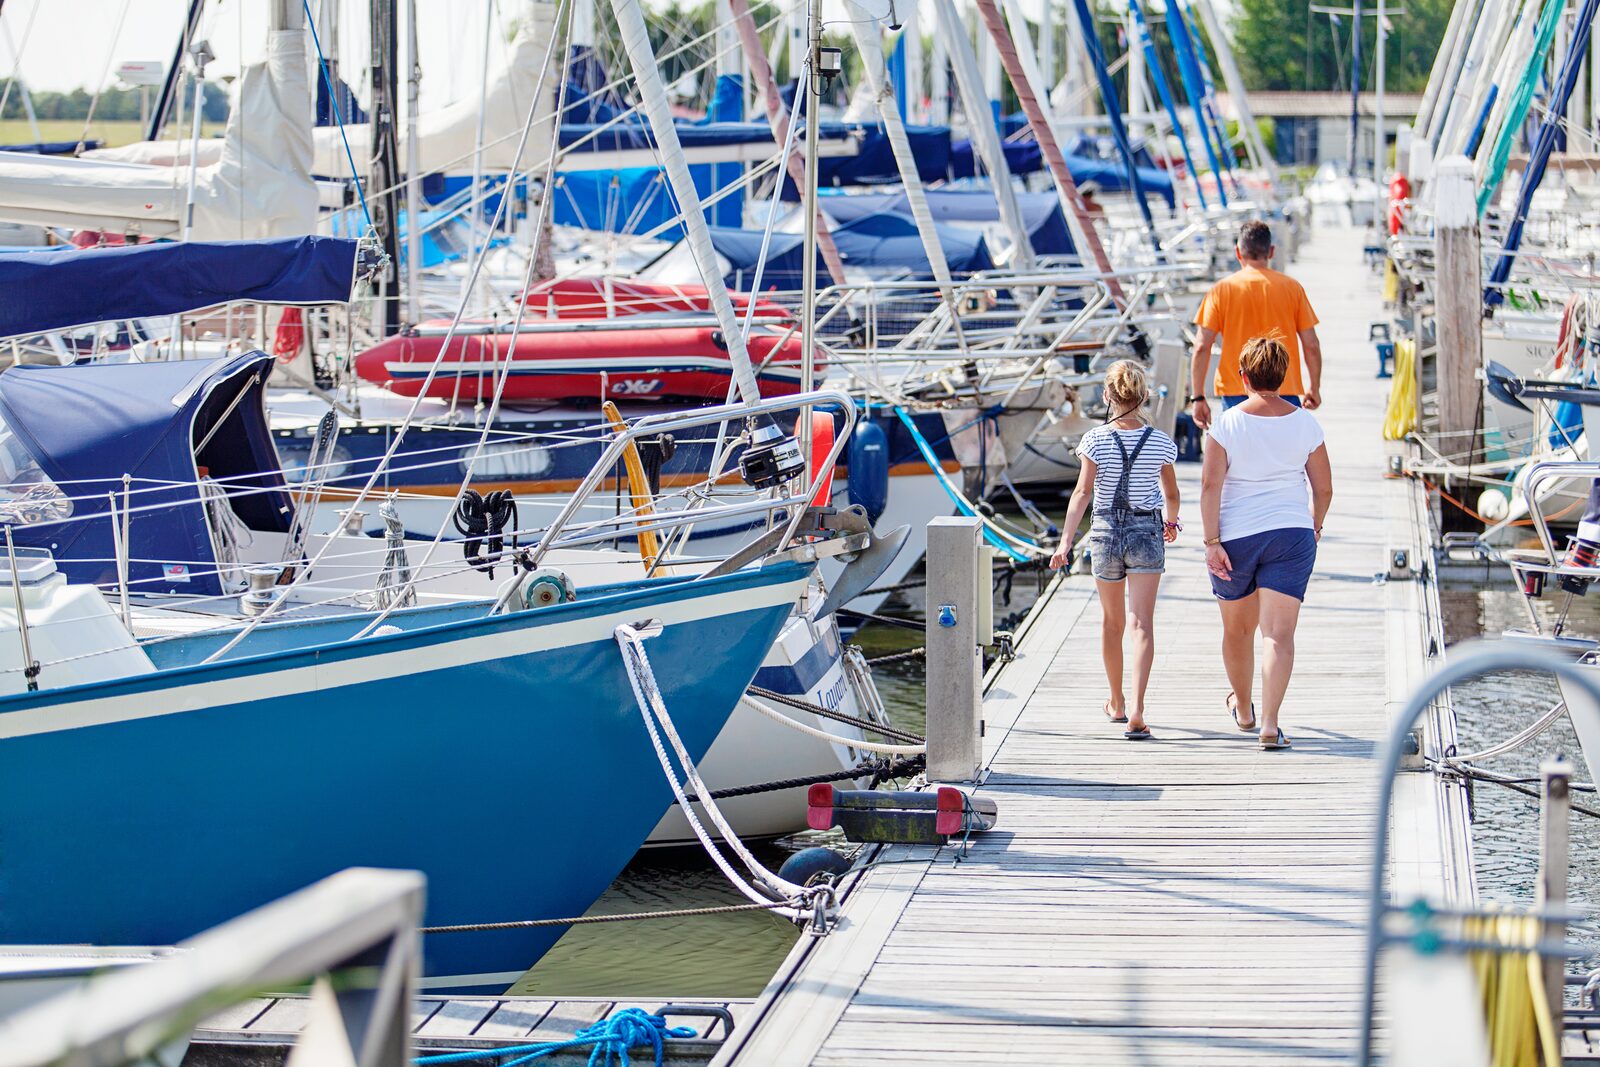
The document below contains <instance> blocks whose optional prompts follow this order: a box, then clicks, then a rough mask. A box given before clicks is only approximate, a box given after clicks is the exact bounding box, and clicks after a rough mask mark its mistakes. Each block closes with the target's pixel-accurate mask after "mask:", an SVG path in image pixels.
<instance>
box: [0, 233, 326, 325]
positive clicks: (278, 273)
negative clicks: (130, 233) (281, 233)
mask: <svg viewBox="0 0 1600 1067" xmlns="http://www.w3.org/2000/svg"><path fill="white" fill-rule="evenodd" d="M355 263H356V242H355V241H353V240H350V239H347V238H343V237H290V238H281V239H277V240H270V241H188V242H181V243H180V242H162V243H159V244H148V245H127V246H123V247H118V248H88V249H77V248H38V249H27V250H19V251H10V250H7V251H4V252H0V337H15V336H18V335H21V334H34V333H44V332H46V331H49V330H61V329H65V328H67V327H70V326H83V325H86V324H88V323H91V322H109V321H113V320H116V319H132V318H144V317H149V316H159V315H176V314H179V313H181V312H185V311H197V310H199V309H200V308H207V307H213V306H215V305H217V304H226V303H229V302H230V301H234V300H254V301H259V302H261V303H264V304H334V303H343V302H345V301H347V300H349V299H350V288H351V286H352V285H353V284H354V281H355Z"/></svg>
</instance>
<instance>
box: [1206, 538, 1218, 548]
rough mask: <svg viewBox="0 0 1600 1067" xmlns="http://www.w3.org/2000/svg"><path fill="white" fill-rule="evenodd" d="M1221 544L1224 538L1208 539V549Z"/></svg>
mask: <svg viewBox="0 0 1600 1067" xmlns="http://www.w3.org/2000/svg"><path fill="white" fill-rule="evenodd" d="M1220 544H1222V538H1220V537H1208V538H1206V547H1208V548H1209V547H1210V546H1212V545H1220Z"/></svg>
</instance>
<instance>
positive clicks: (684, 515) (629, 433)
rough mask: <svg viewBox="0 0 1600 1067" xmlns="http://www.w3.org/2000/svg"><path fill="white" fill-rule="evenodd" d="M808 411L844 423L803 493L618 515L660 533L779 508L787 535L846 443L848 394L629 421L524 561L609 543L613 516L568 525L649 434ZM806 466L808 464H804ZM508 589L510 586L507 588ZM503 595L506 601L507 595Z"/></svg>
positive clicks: (851, 424)
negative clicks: (785, 515)
mask: <svg viewBox="0 0 1600 1067" xmlns="http://www.w3.org/2000/svg"><path fill="white" fill-rule="evenodd" d="M812 408H824V409H832V410H835V411H838V412H840V413H841V414H842V416H843V418H844V425H843V427H842V428H841V429H840V430H839V432H837V433H835V434H834V439H833V446H832V447H831V448H830V449H829V450H828V454H827V456H826V457H824V459H823V462H822V463H821V464H820V465H817V466H815V468H814V469H808V473H809V474H810V477H809V479H808V482H807V485H806V487H805V490H804V491H803V492H801V493H798V494H795V495H791V496H770V497H769V496H763V497H761V498H760V499H755V500H751V501H748V502H743V503H737V504H730V505H725V506H721V507H716V508H704V509H698V510H688V509H685V510H683V511H681V512H675V513H667V514H662V515H660V516H659V517H655V516H652V517H651V519H650V520H649V521H648V522H640V521H639V517H638V516H628V515H624V516H623V517H622V518H623V519H624V520H625V521H626V523H627V526H628V529H630V530H665V529H671V528H674V527H678V526H684V525H694V524H696V523H699V522H703V521H705V520H706V519H708V518H729V517H734V516H738V515H756V514H762V515H770V514H772V513H773V512H775V511H778V510H780V509H789V510H791V511H792V512H793V516H792V518H791V519H790V531H791V534H792V532H793V530H794V529H795V528H797V527H798V524H799V522H800V519H801V517H802V516H803V514H804V512H805V508H806V504H807V502H809V501H811V500H813V499H815V497H816V494H817V491H818V490H819V489H820V488H821V486H822V483H823V481H824V478H825V474H826V473H827V472H829V471H831V470H832V469H833V466H834V464H835V463H836V462H837V460H838V458H839V455H840V453H841V452H842V451H843V450H844V447H845V445H846V443H847V442H848V441H849V440H850V435H851V433H852V432H853V431H854V430H855V425H856V418H857V409H856V405H855V403H854V401H852V400H851V398H850V396H849V394H847V393H844V392H841V391H839V390H835V389H824V390H817V391H814V392H810V393H797V394H794V395H792V396H786V397H777V398H774V399H771V400H763V401H760V402H759V403H755V404H720V405H718V406H716V407H708V408H698V409H695V410H693V411H686V412H670V413H663V414H660V415H648V416H646V417H644V418H642V419H638V420H635V421H634V422H633V423H631V424H629V425H628V426H627V427H626V428H625V429H623V430H621V431H620V432H618V433H617V434H616V436H614V437H612V438H611V439H610V440H609V441H607V442H606V447H605V451H604V452H603V453H601V455H600V458H599V459H598V460H596V461H595V463H594V465H593V466H591V467H590V468H589V473H588V474H587V475H585V476H584V479H583V481H582V482H580V483H579V484H578V487H577V489H575V490H574V491H573V493H572V495H571V496H570V497H568V498H567V500H566V502H565V503H564V504H563V505H562V506H561V510H560V511H559V512H557V513H556V517H555V518H554V519H552V520H551V522H550V525H549V526H547V527H545V529H544V532H543V534H542V535H541V536H540V538H539V540H538V542H536V543H535V544H534V546H533V547H532V548H531V549H529V552H530V556H529V562H530V563H531V564H532V565H533V566H537V565H538V563H539V561H540V560H541V559H543V558H544V556H545V555H546V554H547V553H549V552H550V551H551V550H552V549H555V548H564V547H573V546H577V545H582V544H592V543H595V542H597V541H604V540H609V539H611V538H613V537H616V536H617V532H618V531H617V526H618V520H617V517H608V518H603V519H596V520H590V521H588V522H585V523H581V524H578V525H575V526H571V528H570V529H569V524H570V523H571V521H572V517H573V515H575V514H576V513H577V511H578V509H579V508H581V507H583V505H584V503H585V501H587V500H588V499H589V497H590V496H592V495H593V494H594V492H595V490H596V489H597V488H598V487H599V486H600V484H601V483H602V481H603V480H604V479H605V478H606V476H607V474H608V473H609V472H610V471H612V470H613V469H614V468H615V467H616V466H617V464H618V463H619V462H620V461H621V460H622V456H623V453H624V452H625V451H626V449H627V448H628V447H629V446H630V445H632V444H634V443H635V442H636V441H638V440H639V438H641V437H645V436H648V435H651V434H658V433H670V432H674V431H679V430H692V429H695V428H697V427H701V426H712V425H716V424H719V423H726V422H731V421H736V420H739V419H745V418H754V417H760V416H763V415H772V414H775V413H777V412H782V411H794V410H799V411H801V412H802V413H804V412H809V411H810V410H811V409H812ZM808 463H809V460H808ZM717 465H718V464H717V462H716V459H715V458H714V460H713V463H712V470H711V471H710V473H709V477H711V478H712V479H715V478H716V476H717V474H718V471H717V470H716V467H717ZM513 585H514V583H513ZM510 588H511V587H508V592H507V593H506V594H505V595H506V596H509V595H510V592H509V589H510Z"/></svg>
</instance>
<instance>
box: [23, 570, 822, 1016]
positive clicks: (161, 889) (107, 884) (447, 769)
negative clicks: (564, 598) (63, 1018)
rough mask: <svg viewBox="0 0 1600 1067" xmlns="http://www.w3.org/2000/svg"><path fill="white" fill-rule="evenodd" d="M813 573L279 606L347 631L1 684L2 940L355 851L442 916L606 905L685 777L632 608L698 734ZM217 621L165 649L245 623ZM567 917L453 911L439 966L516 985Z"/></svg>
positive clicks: (183, 909)
mask: <svg viewBox="0 0 1600 1067" xmlns="http://www.w3.org/2000/svg"><path fill="white" fill-rule="evenodd" d="M806 573H807V572H806V571H805V570H804V569H803V568H800V567H798V566H795V565H792V564H783V565H779V566H775V567H772V568H768V569H766V570H763V571H754V572H742V573H740V574H736V575H729V576H726V577H724V578H717V579H709V580H704V581H699V582H690V581H682V580H679V581H668V582H663V583H651V584H649V585H646V586H644V587H642V588H627V589H624V590H621V591H617V592H612V593H604V592H597V593H596V594H595V595H594V596H593V598H592V599H587V600H581V601H578V602H576V603H572V604H567V605H560V606H558V607H554V608H545V609H540V610H539V611H538V612H521V613H515V614H512V615H503V616H494V617H482V612H483V609H482V607H481V606H478V607H476V608H474V607H473V606H471V605H462V606H458V607H451V608H447V609H434V608H426V609H415V610H413V611H410V612H403V613H396V614H395V615H394V616H391V619H390V621H391V622H394V623H395V624H396V625H398V626H399V627H401V632H399V633H393V634H388V635H386V636H379V637H373V638H367V639H363V640H360V641H353V640H347V639H341V637H340V634H339V632H338V628H339V627H340V626H343V627H344V628H345V629H346V630H348V631H350V632H348V633H344V634H343V637H344V638H348V637H352V636H354V630H355V629H358V628H359V626H360V625H361V623H362V622H363V621H364V619H365V618H366V617H365V616H356V617H353V618H347V619H346V620H344V621H341V620H332V621H329V622H320V623H316V624H295V626H285V627H281V628H278V629H274V628H272V627H265V626H264V627H261V628H260V629H258V631H257V633H258V634H262V635H263V642H264V643H266V644H268V645H269V646H270V644H271V643H272V642H277V643H279V644H286V645H291V646H292V645H293V644H294V643H295V642H297V641H298V642H302V644H303V641H304V637H305V634H304V633H301V634H300V635H298V636H296V635H295V634H293V633H292V632H291V631H293V630H295V629H296V628H303V627H305V626H307V625H313V626H316V627H321V628H322V631H321V632H320V633H319V634H318V635H317V636H318V638H319V643H318V644H316V645H313V646H310V647H301V648H299V649H294V648H292V647H291V648H287V649H285V650H282V651H268V652H266V653H265V654H261V655H252V656H248V657H246V658H243V659H237V660H224V661H222V662H218V663H213V664H207V665H201V666H187V667H170V666H168V667H167V668H166V669H164V670H161V671H159V672H157V673H156V674H154V675H148V676H144V677H141V678H136V679H131V680H126V681H122V682H116V683H110V684H99V685H89V686H78V687H72V688H68V689H63V690H58V691H48V690H47V691H44V692H41V693H37V694H29V695H25V696H19V697H11V698H6V699H4V700H0V840H3V841H4V842H5V851H4V858H3V860H0V899H4V900H5V902H6V906H5V907H4V908H3V909H0V942H35V943H38V942H46V943H49V942H61V943H90V944H117V943H121V944H129V943H145V944H169V943H172V942H175V941H178V940H181V939H183V938H185V937H188V936H190V935H192V934H194V933H196V932H198V931H200V930H202V929H206V928H208V927H210V926H213V925H216V924H217V923H219V922H221V921H223V920H225V919H226V918H228V917H230V916H232V915H235V914H238V913H240V912H243V911H246V910H249V909H250V908H253V907H256V906H258V905H260V904H263V903H266V902H267V901H270V900H272V899H274V898H276V897H279V896H282V895H283V894H285V893H287V892H290V891H292V890H293V889H295V888H298V887H300V886H303V885H306V884H308V883H309V882H312V881H315V880H317V879H319V878H322V877H324V876H326V875H328V874H331V873H333V872H334V871H337V870H340V869H342V868H344V867H349V866H374V867H399V868H415V869H419V870H421V871H423V872H424V873H426V874H427V876H428V879H429V886H428V897H429V899H428V911H427V922H428V923H429V924H430V925H455V924H463V923H484V922H498V921H506V920H518V919H539V918H558V917H566V916H576V915H581V914H582V913H583V912H584V911H585V910H586V909H587V908H588V907H589V906H590V904H592V903H593V902H594V900H595V899H596V898H597V897H598V896H599V895H600V894H601V893H602V892H603V891H604V890H605V888H606V887H607V886H608V885H609V884H610V882H611V881H612V880H613V879H614V878H615V876H616V875H617V874H618V873H619V872H620V871H621V870H622V868H623V866H624V865H625V864H626V863H627V862H628V860H629V858H630V857H632V855H633V854H634V852H635V851H636V850H637V849H638V848H639V846H640V844H641V843H642V842H643V841H644V839H645V837H646V836H647V834H648V833H649V831H650V829H651V827H653V826H654V825H655V823H656V821H657V820H658V819H659V817H660V814H661V811H662V810H663V808H664V807H665V806H666V805H667V803H668V801H669V799H670V796H671V794H670V790H669V788H668V786H667V784H666V782H665V780H664V778H663V775H662V773H661V770H660V767H659V765H658V763H657V761H656V756H655V754H654V752H653V750H652V748H651V746H650V743H649V740H648V738H647V735H646V733H645V730H644V727H643V724H642V722H641V719H640V714H639V711H638V709H637V706H636V704H635V701H634V695H633V692H632V689H631V686H630V683H629V680H628V676H627V673H626V671H625V668H624V666H623V662H622V658H621V655H620V652H619V651H618V649H617V646H616V644H615V641H614V638H613V636H612V635H613V631H614V628H615V627H616V626H617V625H618V624H620V623H624V622H638V621H641V620H643V619H646V618H655V619H658V620H660V621H662V622H663V623H664V628H663V630H662V632H661V634H660V635H659V636H657V637H655V638H653V639H652V640H651V641H650V643H649V646H648V648H649V651H650V655H651V660H652V663H653V665H654V667H655V672H656V677H657V680H658V682H659V683H660V684H661V687H662V691H663V693H664V696H665V699H666V704H667V707H668V708H669V709H670V711H671V712H672V714H673V716H674V720H675V722H676V723H677V726H678V729H679V731H680V732H681V734H682V736H683V739H684V741H685V743H686V744H687V746H688V747H689V750H690V752H691V753H692V754H693V755H694V757H695V758H696V759H698V758H700V757H701V756H702V755H703V754H704V753H705V751H706V749H707V748H708V747H709V746H710V744H711V742H712V740H713V739H714V738H715V737H716V735H717V734H718V732H719V731H720V730H721V729H722V727H723V725H724V724H725V723H726V721H727V717H728V714H729V713H730V712H731V710H732V709H733V707H734V705H735V703H736V702H737V700H738V698H739V696H740V694H741V693H743V691H744V689H745V687H746V686H747V685H748V684H749V683H750V680H751V678H752V677H753V676H754V674H755V672H756V669H757V667H758V666H759V664H760V663H761V660H762V658H763V656H764V655H765V653H766V651H767V649H768V647H769V646H770V644H771V642H772V641H773V639H774V638H775V636H776V635H777V633H778V631H779V628H780V627H781V626H782V625H783V622H784V619H785V617H786V616H787V615H788V613H789V611H790V608H791V606H792V604H793V602H794V599H795V597H796V596H798V594H799V591H800V589H801V587H802V585H803V582H804V580H805V575H806ZM473 611H476V612H477V613H478V616H479V617H478V618H472V617H471V614H472V612H473ZM452 613H453V614H452ZM441 618H449V619H453V621H445V622H439V621H438V620H439V619H441ZM419 624H420V625H419ZM412 626H417V628H416V629H410V628H409V627H412ZM195 640H196V641H197V642H198V646H197V647H190V648H188V649H187V650H185V649H184V648H183V647H182V642H174V643H169V644H167V645H166V646H162V649H161V651H160V652H159V653H158V654H156V655H153V656H152V658H153V659H159V657H161V656H179V655H195V656H199V657H201V658H203V655H204V653H205V652H206V650H207V648H208V647H209V646H208V645H207V644H206V642H211V643H212V644H213V645H217V644H220V642H221V640H222V638H219V637H201V638H197V639H195ZM158 665H160V664H159V663H158ZM564 929H565V928H564V927H551V928H536V929H515V930H501V931H493V932H474V933H454V934H435V935H429V936H428V937H426V938H425V939H424V950H425V965H424V966H425V974H426V976H427V977H426V979H425V984H427V985H429V986H432V987H443V988H452V989H503V988H504V987H505V986H507V985H509V984H510V983H511V982H512V981H514V980H515V979H516V978H517V977H518V976H519V975H520V974H521V973H522V971H523V970H525V969H526V968H527V967H528V966H530V965H531V964H532V963H533V962H535V961H536V960H537V959H538V958H539V957H540V956H541V955H542V954H543V953H544V952H545V951H546V950H547V949H548V948H549V947H550V946H551V945H552V944H553V943H554V942H555V940H556V939H557V938H558V937H559V936H560V934H561V933H562V932H563V930H564Z"/></svg>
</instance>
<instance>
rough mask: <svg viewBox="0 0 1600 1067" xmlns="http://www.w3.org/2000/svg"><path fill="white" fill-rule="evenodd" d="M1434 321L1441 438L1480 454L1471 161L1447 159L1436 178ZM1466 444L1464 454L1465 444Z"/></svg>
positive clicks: (1477, 259) (1479, 320)
mask: <svg viewBox="0 0 1600 1067" xmlns="http://www.w3.org/2000/svg"><path fill="white" fill-rule="evenodd" d="M1433 190H1434V205H1435V216H1434V238H1433V240H1434V261H1435V263H1436V264H1437V271H1438V274H1437V279H1438V280H1437V284H1436V285H1435V286H1434V305H1435V306H1434V315H1435V317H1436V319H1437V320H1438V359H1437V362H1436V366H1437V368H1438V378H1439V436H1440V438H1441V440H1443V441H1444V442H1446V451H1448V452H1450V453H1452V454H1460V453H1462V452H1467V454H1468V456H1469V457H1470V456H1473V455H1475V454H1476V453H1477V450H1478V442H1477V439H1476V437H1474V436H1473V434H1474V431H1475V430H1476V428H1477V425H1478V404H1479V402H1480V393H1481V392H1482V388H1481V386H1480V385H1479V384H1478V367H1479V366H1480V365H1481V364H1482V362H1483V261H1482V252H1481V250H1480V246H1479V243H1478V210H1477V195H1476V191H1475V189H1474V181H1473V171H1472V161H1471V160H1470V159H1468V158H1467V157H1465V156H1448V157H1446V158H1444V159H1441V160H1440V161H1439V165H1438V167H1437V169H1436V170H1435V173H1434V185H1433ZM1463 440H1465V441H1466V448H1463V447H1461V442H1462V441H1463Z"/></svg>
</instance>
